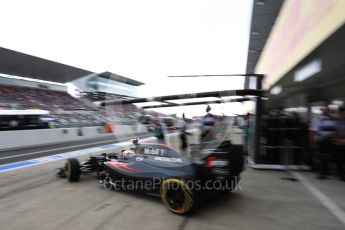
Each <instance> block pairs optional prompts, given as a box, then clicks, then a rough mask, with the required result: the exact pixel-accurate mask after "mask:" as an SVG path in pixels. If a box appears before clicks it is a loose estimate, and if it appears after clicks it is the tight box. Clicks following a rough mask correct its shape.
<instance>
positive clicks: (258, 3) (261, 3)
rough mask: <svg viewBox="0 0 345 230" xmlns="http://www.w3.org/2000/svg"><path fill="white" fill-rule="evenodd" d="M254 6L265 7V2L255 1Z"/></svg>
mask: <svg viewBox="0 0 345 230" xmlns="http://www.w3.org/2000/svg"><path fill="white" fill-rule="evenodd" d="M256 5H260V6H263V5H265V1H264V0H257V1H256Z"/></svg>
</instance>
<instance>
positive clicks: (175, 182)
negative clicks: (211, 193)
mask: <svg viewBox="0 0 345 230" xmlns="http://www.w3.org/2000/svg"><path fill="white" fill-rule="evenodd" d="M160 195H161V199H162V202H163V204H164V206H165V207H166V208H167V209H169V210H170V211H171V212H174V213H177V214H187V213H189V212H190V211H191V210H192V207H193V203H194V200H193V193H192V191H191V190H190V189H189V187H188V185H187V184H186V183H185V182H184V181H183V180H179V179H167V180H164V181H163V183H162V184H161V188H160Z"/></svg>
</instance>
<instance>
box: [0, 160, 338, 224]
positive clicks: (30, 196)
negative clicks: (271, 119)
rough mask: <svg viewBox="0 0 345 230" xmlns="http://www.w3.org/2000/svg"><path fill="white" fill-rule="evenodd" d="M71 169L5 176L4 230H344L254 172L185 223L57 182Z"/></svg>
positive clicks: (285, 184) (159, 208) (297, 193)
mask: <svg viewBox="0 0 345 230" xmlns="http://www.w3.org/2000/svg"><path fill="white" fill-rule="evenodd" d="M79 158H80V159H81V158H85V156H84V157H79ZM63 163H64V160H62V161H56V162H50V163H46V164H42V165H36V166H33V167H28V168H22V169H17V170H13V171H7V172H3V173H0V188H1V189H0V212H1V215H0V226H1V229H4V230H7V229H8V230H19V229H20V230H23V229H24V230H25V229H44V230H50V229H68V230H69V229H72V230H74V229H82V230H88V229H102V230H103V229H105V230H107V229H109V230H110V229H111V230H113V229H115V230H118V229H119V230H121V229H123V230H127V229H135V230H140V229H145V230H147V229H150V230H155V229H157V230H158V229H159V230H163V229H164V230H165V229H177V230H181V229H191V230H206V229H209V230H226V229H227V230H229V229H230V230H231V229H236V230H242V229H243V230H248V229H256V230H261V229H262V230H269V229H274V230H287V229H303V230H304V229H307V230H309V229H310V230H311V229H316V230H319V229H320V230H321V229H322V230H324V229H334V230H338V229H339V230H340V229H344V225H343V224H342V223H341V222H339V220H338V219H337V218H336V217H335V216H334V215H332V213H331V212H329V211H328V210H327V209H326V208H325V207H324V206H323V205H322V204H321V203H320V202H319V201H318V200H317V199H316V198H315V197H314V196H313V195H312V194H311V193H310V191H309V190H308V189H307V188H306V187H304V186H303V185H302V184H301V183H299V182H289V181H284V180H281V179H280V177H282V176H285V174H284V173H282V172H276V171H256V170H253V169H250V168H247V169H246V171H245V172H244V173H243V174H242V183H241V189H239V190H236V191H234V192H232V193H230V194H227V195H217V196H214V197H210V198H208V199H207V200H205V201H204V204H203V205H201V206H200V207H199V209H197V210H196V211H195V212H194V213H193V214H192V215H191V216H188V217H184V216H179V215H175V214H173V213H171V212H169V211H168V210H167V209H166V208H165V207H164V206H163V205H162V203H161V202H160V199H159V198H156V197H152V196H149V195H145V194H140V193H135V192H128V191H106V190H104V189H103V187H102V186H100V185H99V184H98V183H97V180H96V179H95V178H94V177H93V176H88V177H86V176H85V177H82V178H81V181H80V182H78V183H69V182H68V181H67V180H65V179H59V178H56V177H55V175H54V172H55V168H57V167H60V166H62V165H63ZM310 181H311V182H312V183H314V181H312V180H310ZM327 183H329V184H328V185H331V184H332V183H335V181H328V182H327ZM314 185H315V184H314ZM319 188H322V186H319ZM340 191H344V190H343V189H340V190H339V192H340ZM329 192H331V191H329ZM342 194H343V193H342Z"/></svg>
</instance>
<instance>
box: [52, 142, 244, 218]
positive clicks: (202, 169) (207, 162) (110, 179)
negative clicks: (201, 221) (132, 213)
mask: <svg viewBox="0 0 345 230" xmlns="http://www.w3.org/2000/svg"><path fill="white" fill-rule="evenodd" d="M210 146H214V147H213V148H210ZM243 160H244V159H243V153H242V151H241V149H239V148H236V146H234V145H232V144H231V142H230V141H225V142H221V143H212V145H208V148H204V147H203V146H201V145H194V146H193V147H192V157H191V158H186V157H184V156H182V155H180V154H179V153H177V152H176V151H174V150H172V149H171V148H169V147H167V146H165V145H162V144H155V143H152V144H149V143H145V144H138V143H135V144H134V147H133V146H132V147H131V148H130V149H129V150H123V151H122V153H119V154H101V155H96V156H90V157H89V158H88V159H87V160H86V161H84V162H79V161H78V160H77V159H75V158H70V159H68V160H67V162H66V164H65V167H63V168H60V169H58V171H57V176H59V177H64V178H67V179H68V180H69V181H70V182H76V181H79V178H80V175H87V174H95V175H97V178H98V181H99V183H101V184H102V185H103V186H104V188H105V189H107V190H111V189H115V190H117V189H121V190H137V191H142V192H144V193H147V194H150V195H158V196H160V197H161V200H162V202H163V204H164V205H165V207H166V208H167V209H169V210H170V211H172V212H174V213H178V214H186V213H189V212H190V211H191V210H192V209H193V207H195V204H196V203H198V202H199V201H200V200H201V199H200V197H202V196H203V195H204V194H205V193H209V192H210V191H216V192H217V191H219V192H228V191H231V190H233V189H234V188H235V187H236V186H237V184H238V182H239V175H240V173H241V172H242V170H243Z"/></svg>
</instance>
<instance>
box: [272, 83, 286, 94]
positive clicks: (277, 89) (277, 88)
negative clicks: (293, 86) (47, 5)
mask: <svg viewBox="0 0 345 230" xmlns="http://www.w3.org/2000/svg"><path fill="white" fill-rule="evenodd" d="M282 91H283V87H282V86H281V85H276V86H274V87H273V88H272V89H271V90H270V94H273V95H278V94H280V93H281V92H282Z"/></svg>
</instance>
